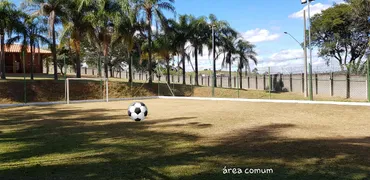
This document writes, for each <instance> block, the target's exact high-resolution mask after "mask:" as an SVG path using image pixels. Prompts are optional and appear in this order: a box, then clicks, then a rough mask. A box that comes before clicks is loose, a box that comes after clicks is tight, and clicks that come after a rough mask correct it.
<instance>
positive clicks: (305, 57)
mask: <svg viewBox="0 0 370 180" xmlns="http://www.w3.org/2000/svg"><path fill="white" fill-rule="evenodd" d="M304 13H305V11H304ZM304 29H306V26H305V28H304ZM284 34H287V35H289V36H290V37H291V38H292V39H294V40H295V41H296V42H297V43H298V45H299V46H300V47H301V48H302V50H303V57H304V59H303V64H304V96H305V97H308V83H307V51H306V50H307V49H306V42H305V41H303V44H301V43H299V41H298V40H297V39H296V38H294V36H292V35H291V34H290V33H288V32H284ZM304 37H306V36H304ZM304 39H306V38H304Z"/></svg>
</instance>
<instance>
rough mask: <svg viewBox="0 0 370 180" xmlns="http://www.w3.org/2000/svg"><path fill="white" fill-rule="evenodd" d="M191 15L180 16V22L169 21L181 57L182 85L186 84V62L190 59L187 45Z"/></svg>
mask: <svg viewBox="0 0 370 180" xmlns="http://www.w3.org/2000/svg"><path fill="white" fill-rule="evenodd" d="M190 19H191V16H190V15H180V16H179V20H178V22H177V21H176V20H173V19H170V20H169V29H170V31H172V32H173V33H174V36H175V37H174V39H175V40H174V43H175V44H174V46H175V47H176V48H177V51H178V54H179V55H181V60H180V63H182V84H186V80H185V79H186V68H185V61H186V58H187V57H188V54H187V53H186V48H185V45H186V43H187V41H188V39H190V36H191V34H190Z"/></svg>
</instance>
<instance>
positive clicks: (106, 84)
mask: <svg viewBox="0 0 370 180" xmlns="http://www.w3.org/2000/svg"><path fill="white" fill-rule="evenodd" d="M70 80H73V81H104V82H105V95H104V96H105V101H106V102H108V101H109V96H108V92H109V86H108V78H67V79H66V80H65V96H66V103H67V104H70V100H69V81H70Z"/></svg>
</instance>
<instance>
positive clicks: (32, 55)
mask: <svg viewBox="0 0 370 180" xmlns="http://www.w3.org/2000/svg"><path fill="white" fill-rule="evenodd" d="M30 48H31V80H33V68H34V67H33V66H34V61H35V60H34V58H35V57H34V56H35V54H34V51H35V49H34V46H33V41H31V42H30Z"/></svg>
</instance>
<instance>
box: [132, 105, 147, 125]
mask: <svg viewBox="0 0 370 180" xmlns="http://www.w3.org/2000/svg"><path fill="white" fill-rule="evenodd" d="M147 115H148V108H147V107H146V106H145V104H144V103H142V102H134V103H132V104H130V106H129V107H128V116H130V118H131V119H132V120H135V121H142V120H144V119H145V117H146V116H147Z"/></svg>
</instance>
